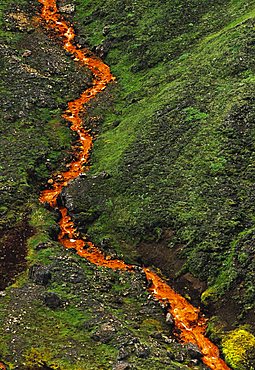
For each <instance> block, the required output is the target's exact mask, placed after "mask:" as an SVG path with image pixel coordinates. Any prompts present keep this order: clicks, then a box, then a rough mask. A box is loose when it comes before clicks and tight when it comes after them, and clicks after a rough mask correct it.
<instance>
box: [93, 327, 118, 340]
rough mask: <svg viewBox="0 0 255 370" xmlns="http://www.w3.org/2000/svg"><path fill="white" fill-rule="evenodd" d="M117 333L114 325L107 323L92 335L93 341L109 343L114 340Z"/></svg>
mask: <svg viewBox="0 0 255 370" xmlns="http://www.w3.org/2000/svg"><path fill="white" fill-rule="evenodd" d="M115 332H116V329H115V327H114V326H113V325H112V324H108V323H105V324H102V325H101V327H100V328H99V330H98V331H97V332H96V333H94V334H93V335H92V339H94V340H95V341H97V342H101V343H109V342H110V341H111V340H112V339H113V337H114V335H115Z"/></svg>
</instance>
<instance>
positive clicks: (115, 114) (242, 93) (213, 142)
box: [69, 0, 255, 312]
mask: <svg viewBox="0 0 255 370" xmlns="http://www.w3.org/2000/svg"><path fill="white" fill-rule="evenodd" d="M150 5H151V6H150ZM254 5H255V4H254V1H249V2H247V1H238V2H236V1H225V2H220V3H215V2H214V3H213V4H212V3H211V2H208V1H204V2H195V1H194V2H189V4H188V5H187V2H182V1H176V2H171V4H169V3H165V2H163V3H162V2H160V4H157V3H156V4H155V3H154V4H148V3H147V2H146V4H145V3H144V2H142V1H140V2H138V3H133V2H132V3H131V2H128V1H127V2H125V4H124V6H123V3H121V4H120V3H119V2H110V1H109V2H108V1H106V2H104V3H103V2H100V1H97V2H95V1H94V2H89V1H86V2H84V1H81V0H80V1H79V2H78V6H77V16H76V19H77V21H78V22H79V24H77V27H78V28H79V32H80V33H81V34H82V35H84V37H87V41H88V42H90V43H91V44H92V45H95V46H96V45H98V44H99V43H100V45H101V49H102V48H103V50H104V52H105V54H106V61H107V62H108V64H109V65H110V66H111V68H112V71H113V73H114V74H115V75H116V76H117V81H118V87H117V92H116V94H115V100H116V104H115V110H112V112H111V113H109V114H106V118H105V123H104V125H103V128H102V134H101V136H100V137H99V139H98V140H97V141H96V143H95V147H94V152H93V156H92V162H93V166H92V170H91V171H92V172H91V173H92V174H93V175H94V174H100V173H101V172H102V171H107V172H108V173H109V174H110V175H111V177H110V178H108V179H104V180H103V182H101V183H99V181H98V182H97V181H93V180H92V182H93V184H94V186H92V187H91V190H89V189H88V188H87V186H86V192H82V185H81V182H80V180H79V181H78V182H77V184H79V186H80V190H79V200H78V198H77V197H76V196H77V190H78V188H76V186H75V184H73V185H72V186H71V187H70V189H69V194H70V196H72V195H73V199H74V208H76V209H74V213H79V212H80V213H79V214H78V215H76V217H77V219H78V221H79V223H80V225H81V226H82V227H83V228H85V229H88V232H89V234H90V236H91V237H92V239H93V240H95V241H98V242H100V241H101V240H102V239H104V238H110V239H111V243H112V244H114V246H115V247H116V248H117V249H119V248H122V252H123V251H125V249H126V250H128V252H127V256H126V257H127V258H129V257H130V255H132V253H133V251H132V249H130V246H132V245H133V246H134V245H137V244H139V242H140V241H141V240H152V241H155V240H156V239H159V238H160V235H163V230H164V229H165V228H170V229H172V230H174V237H173V238H172V240H171V242H170V244H169V247H170V248H175V246H177V245H180V244H182V245H183V246H184V247H185V248H184V252H183V253H184V256H185V257H186V260H187V263H186V265H185V267H184V268H183V271H187V270H189V271H190V272H192V273H193V274H194V275H196V276H198V277H200V278H201V279H203V280H206V281H207V283H208V286H209V287H212V286H215V289H214V293H215V292H216V293H217V294H219V295H220V294H222V293H224V292H225V291H226V290H227V289H232V288H233V284H234V283H235V282H240V281H241V280H244V281H242V283H240V284H241V285H240V286H239V288H240V290H239V291H240V292H242V293H241V295H242V302H243V304H244V305H245V310H247V312H248V311H250V310H251V309H252V304H250V302H251V301H252V300H253V302H254V292H253V290H252V288H251V286H252V271H254V262H253V259H252V252H251V249H252V248H251V247H250V246H249V245H253V233H252V232H248V230H252V229H253V224H254V221H253V220H254V216H253V215H254V202H253V197H252V189H253V179H254V165H253V162H254V143H253V138H254V124H253V123H254V81H255V76H254V72H255V71H254V56H255V55H254V54H255V52H254V43H253V39H254V32H255V31H254V20H253V18H254ZM146 27H147V28H146ZM92 30H93V32H92ZM145 31H146V32H145ZM97 49H98V48H97ZM97 49H96V50H97ZM156 49H157V50H156ZM86 181H87V180H84V184H85V182H86ZM84 186H85V185H84ZM87 206H89V207H88V208H86V207H87ZM76 210H77V212H76ZM85 210H86V211H85ZM81 212H85V213H86V212H90V213H94V214H96V218H97V220H96V221H95V220H93V224H92V225H91V222H92V221H91V220H88V218H87V215H84V214H82V213H81ZM83 216H84V217H83ZM244 234H246V241H245V243H241V244H240V243H239V241H240V240H242V238H243V235H244ZM244 244H245V245H244ZM155 248H156V247H155ZM237 251H238V252H239V251H240V252H241V254H242V255H243V259H242V258H241V257H240V258H241V260H242V261H239V260H238V257H236V252H237ZM248 261H249V262H248ZM248 265H249V267H248ZM247 268H248V269H249V271H250V272H249V273H248V274H247V275H246V270H247ZM221 271H222V273H221ZM217 294H216V295H217ZM212 297H214V299H215V294H214V295H213V296H212ZM245 297H247V298H245ZM236 299H237V300H239V299H240V298H239V297H238V296H237V297H236Z"/></svg>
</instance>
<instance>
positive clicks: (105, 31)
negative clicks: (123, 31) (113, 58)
mask: <svg viewBox="0 0 255 370" xmlns="http://www.w3.org/2000/svg"><path fill="white" fill-rule="evenodd" d="M110 29H111V27H110V26H104V28H103V36H106V35H108V33H109V31H110Z"/></svg>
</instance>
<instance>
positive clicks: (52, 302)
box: [44, 292, 62, 309]
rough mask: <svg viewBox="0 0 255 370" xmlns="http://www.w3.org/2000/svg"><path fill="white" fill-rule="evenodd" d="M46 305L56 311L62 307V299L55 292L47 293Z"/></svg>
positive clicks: (45, 297)
mask: <svg viewBox="0 0 255 370" xmlns="http://www.w3.org/2000/svg"><path fill="white" fill-rule="evenodd" d="M44 303H45V304H46V306H47V307H49V308H52V309H55V308H58V307H60V306H61V303H62V302H61V299H60V298H59V296H58V295H57V294H56V293H54V292H49V293H46V294H45V296H44Z"/></svg>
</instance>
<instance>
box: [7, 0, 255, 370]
mask: <svg viewBox="0 0 255 370" xmlns="http://www.w3.org/2000/svg"><path fill="white" fill-rule="evenodd" d="M58 4H59V9H60V11H61V12H62V14H63V16H64V17H65V18H66V19H67V20H68V21H69V22H71V23H73V24H74V27H75V30H76V34H77V36H76V38H75V41H76V43H77V44H78V45H79V46H80V47H81V48H88V49H90V50H92V52H94V53H95V54H96V55H97V56H98V57H100V58H102V59H103V60H104V61H105V62H106V63H107V65H109V66H110V68H111V72H112V74H113V75H114V76H115V77H116V80H115V82H114V83H110V84H109V85H108V87H107V88H106V89H105V90H104V92H102V93H100V94H99V95H98V96H97V97H96V98H95V99H93V100H91V102H90V103H89V104H88V106H87V111H86V112H85V111H84V114H83V116H82V118H83V120H84V124H85V126H86V127H88V128H89V129H90V130H91V132H92V134H93V136H94V138H95V139H96V140H94V147H93V151H92V153H91V159H90V162H89V164H90V165H91V167H90V169H89V171H87V172H84V173H83V174H82V175H80V176H79V177H77V178H76V179H74V180H72V181H71V182H70V183H69V185H68V186H67V187H65V188H64V190H63V192H62V194H61V198H59V199H58V204H61V205H65V206H66V207H67V209H68V210H69V213H70V215H71V216H72V218H73V220H74V221H75V224H76V225H77V226H78V229H79V231H80V233H81V235H84V236H85V235H88V237H89V239H90V240H92V241H93V242H94V243H95V244H96V245H99V246H100V247H101V248H102V249H103V250H104V252H105V253H106V254H107V255H110V256H111V257H112V258H115V257H118V258H122V259H124V261H125V262H126V263H132V264H136V265H139V266H143V265H145V266H150V267H152V268H154V270H155V271H161V272H159V275H160V276H164V278H165V279H168V280H169V283H170V285H171V286H172V287H174V288H175V289H176V290H177V291H178V292H179V293H180V294H182V295H183V296H184V297H185V298H186V299H187V300H188V301H190V302H191V303H192V304H193V305H196V306H201V310H202V311H203V312H204V313H205V314H206V315H207V316H208V317H209V323H208V329H207V335H208V337H209V338H210V339H211V340H212V341H213V342H214V343H216V344H217V345H218V346H219V348H220V350H221V354H222V356H223V357H224V359H225V361H226V363H227V364H228V365H229V366H230V367H231V368H232V369H234V370H247V369H249V370H252V369H255V350H254V348H255V337H254V335H253V334H254V328H255V317H254V308H255V287H254V283H255V281H254V276H255V259H254V238H255V225H254V195H253V190H254V178H255V167H254V156H255V154H254V139H255V126H254V121H255V110H254V108H255V96H254V82H255V63H254V60H255V42H254V39H255V10H254V9H255V2H254V1H251V0H245V1H244V0H238V1H236V0H232V1H230V0H224V1H223V0H221V1H213V2H210V1H208V0H203V1H197V0H189V1H184V0H174V1H171V2H168V1H150V0H149V1H144V0H139V1H129V0H126V1H124V2H123V1H122V2H121V1H118V0H117V1H116V0H114V1H112V0H104V1H101V0H95V1H93V2H92V1H90V0H76V1H74V2H73V3H72V4H70V2H69V1H64V0H62V1H59V2H58ZM40 9H41V5H40V4H39V3H38V2H37V1H35V0H22V1H17V0H15V1H14V0H12V1H11V0H8V1H6V2H5V4H4V5H0V10H1V14H2V15H1V22H0V27H1V30H0V35H1V45H0V53H1V67H2V68H1V72H0V74H1V77H2V78H1V80H2V83H1V93H0V96H1V103H2V104H1V105H2V108H3V109H2V112H1V114H0V120H1V138H0V140H1V154H0V155H1V170H2V173H3V175H2V174H1V193H2V196H1V205H0V211H1V215H2V217H1V223H0V237H1V238H0V241H1V243H0V251H1V259H0V266H1V279H0V289H1V290H2V292H0V293H1V295H0V322H1V325H0V335H1V341H0V360H1V361H3V362H4V363H5V365H6V366H7V369H19V370H37V369H44V370H46V369H58V370H60V369H61V370H62V369H65V370H68V369H72V370H78V369H79V370H81V369H82V370H83V369H84V370H85V369H86V370H87V369H91V370H95V369H115V370H125V369H148V367H150V368H151V369H152V370H153V369H155V370H159V369H162V370H163V369H169V370H170V369H171V370H173V369H180V370H184V369H194V370H199V369H201V370H202V369H204V370H205V369H208V367H206V365H204V364H203V363H202V361H201V353H200V352H199V350H198V348H196V347H192V345H189V344H186V345H182V344H180V343H179V342H178V338H176V336H175V335H174V334H176V333H175V331H174V328H173V323H172V322H171V320H170V322H167V321H166V319H165V316H164V311H166V309H164V310H163V309H162V308H161V307H160V305H158V304H157V303H156V302H155V301H154V300H153V298H152V296H151V295H150V294H149V293H148V292H147V291H146V289H145V288H146V284H147V283H146V279H145V276H144V273H143V271H142V270H141V269H140V268H139V267H138V268H137V272H136V274H130V273H128V272H125V271H111V270H109V269H107V268H103V267H99V268H98V267H96V266H94V265H92V264H91V263H89V262H88V261H84V260H81V259H80V258H79V257H78V256H76V255H75V254H74V253H73V252H74V250H70V251H66V250H64V249H63V248H62V246H61V245H60V244H59V243H58V241H57V234H58V232H59V226H58V224H57V221H58V220H59V214H58V212H57V211H55V212H52V211H51V210H50V209H49V207H48V206H46V207H43V206H42V205H40V204H39V201H38V198H39V193H40V191H41V190H43V189H45V188H49V187H50V186H51V184H52V182H53V180H52V178H54V176H53V177H52V173H55V177H57V176H58V175H59V174H60V173H61V171H62V172H63V171H65V170H66V166H65V165H66V164H67V163H69V162H70V161H71V160H72V159H73V158H75V156H74V154H73V151H74V150H76V149H77V147H78V146H77V144H75V141H76V140H77V135H76V134H75V133H72V132H71V131H70V130H69V129H68V124H67V122H66V121H65V120H64V118H63V117H62V114H63V111H64V110H65V109H66V106H67V103H68V101H71V100H73V99H75V98H77V97H78V96H79V95H80V94H81V92H82V91H84V90H85V89H86V88H89V87H90V86H91V84H92V75H91V72H90V71H89V70H88V69H86V68H84V67H83V66H81V65H79V64H77V63H75V61H74V60H72V58H70V53H68V52H65V51H64V50H63V49H62V47H61V42H60V40H59V39H58V38H57V37H56V34H54V31H50V32H49V31H47V30H46V29H45V25H44V23H43V21H41V20H40V18H39V14H40ZM72 143H73V148H72V147H71V144H72ZM49 179H50V180H49ZM7 286H8V287H7ZM0 368H1V366H0ZM219 370H220V369H219Z"/></svg>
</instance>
